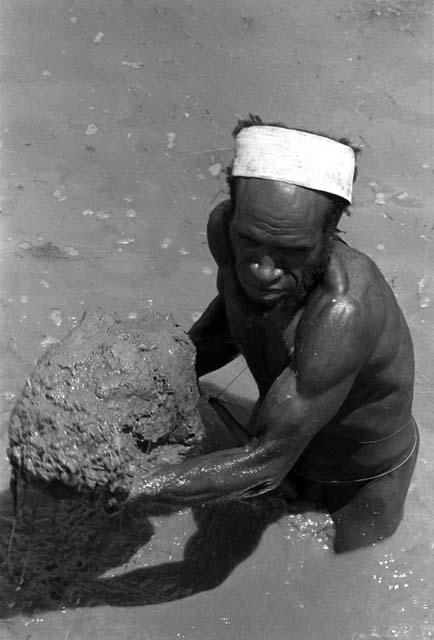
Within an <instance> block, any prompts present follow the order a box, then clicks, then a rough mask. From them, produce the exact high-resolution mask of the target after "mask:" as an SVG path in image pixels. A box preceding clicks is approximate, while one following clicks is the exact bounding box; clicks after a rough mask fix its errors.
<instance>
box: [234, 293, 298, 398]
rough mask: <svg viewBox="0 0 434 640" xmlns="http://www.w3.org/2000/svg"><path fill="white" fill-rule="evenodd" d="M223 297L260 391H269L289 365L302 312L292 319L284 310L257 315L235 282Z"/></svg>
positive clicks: (258, 313) (237, 337)
mask: <svg viewBox="0 0 434 640" xmlns="http://www.w3.org/2000/svg"><path fill="white" fill-rule="evenodd" d="M224 298H225V306H226V314H227V318H228V323H229V328H230V332H231V336H232V338H233V340H234V342H235V343H236V345H237V346H238V348H239V350H240V352H241V353H242V354H243V355H244V357H245V358H246V361H247V363H248V365H249V368H250V370H251V371H252V374H253V375H254V377H255V379H256V382H257V384H258V386H259V388H260V389H261V388H266V387H268V386H269V385H270V384H271V383H272V382H273V381H274V380H275V378H276V377H277V376H278V375H279V374H280V373H281V372H282V370H283V369H284V368H285V367H286V366H288V364H289V363H290V358H291V355H292V352H293V350H294V344H295V333H296V329H297V324H298V321H299V318H300V315H301V310H299V311H298V312H297V313H296V314H294V315H293V316H291V314H289V313H288V311H285V310H267V309H264V311H265V313H264V312H263V313H261V312H258V309H257V308H256V309H255V308H254V307H253V305H252V304H251V303H250V302H249V300H248V299H247V298H246V296H245V295H244V293H243V292H242V291H241V290H240V287H239V285H238V284H236V283H234V282H233V281H232V282H230V283H229V284H226V286H225V287H224ZM259 311H260V310H259Z"/></svg>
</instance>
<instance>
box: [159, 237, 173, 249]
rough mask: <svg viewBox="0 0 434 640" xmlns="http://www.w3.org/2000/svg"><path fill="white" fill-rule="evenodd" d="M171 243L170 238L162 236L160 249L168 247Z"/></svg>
mask: <svg viewBox="0 0 434 640" xmlns="http://www.w3.org/2000/svg"><path fill="white" fill-rule="evenodd" d="M171 244H172V238H164V239H163V241H162V243H161V244H160V247H161V248H162V249H168V248H169V247H170V245H171Z"/></svg>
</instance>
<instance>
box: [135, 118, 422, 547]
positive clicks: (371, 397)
mask: <svg viewBox="0 0 434 640" xmlns="http://www.w3.org/2000/svg"><path fill="white" fill-rule="evenodd" d="M234 136H235V158H234V163H233V166H232V171H231V175H230V176H229V184H230V191H231V198H230V200H228V201H226V202H223V203H221V204H220V205H218V206H217V207H216V208H215V209H214V211H213V212H212V213H211V215H210V219H209V223H208V242H209V247H210V250H211V252H212V255H213V256H214V259H215V261H216V262H217V265H218V277H217V289H218V295H217V296H216V297H215V298H214V300H213V301H212V302H211V304H210V305H209V307H208V308H207V309H206V311H205V312H204V314H203V315H202V317H201V318H200V319H199V320H198V321H197V322H196V323H195V324H194V326H193V327H192V328H191V330H190V332H189V335H190V337H191V339H192V340H193V342H194V344H195V345H196V348H197V363H196V365H197V373H198V376H202V375H204V374H205V373H208V372H210V371H213V370H215V369H217V368H219V367H221V366H223V365H225V364H226V363H228V362H229V361H230V360H232V359H233V358H234V357H235V356H236V355H238V354H239V353H241V354H243V355H244V356H245V358H246V361H247V363H248V365H249V368H250V370H251V372H252V374H253V376H254V378H255V380H256V383H257V385H258V389H259V400H258V403H257V405H256V408H255V411H254V413H253V416H252V419H251V421H250V424H249V427H248V428H249V430H250V433H251V434H252V437H251V439H250V440H249V441H248V442H247V443H246V444H244V445H242V446H239V447H234V448H232V449H227V450H224V451H217V452H214V453H210V454H207V455H203V456H200V457H198V458H195V459H192V460H188V461H186V462H184V463H183V464H180V465H175V466H173V467H166V468H161V469H158V470H157V471H155V472H154V473H153V474H152V476H151V477H150V478H149V480H148V482H147V484H146V487H145V494H146V495H148V496H150V497H152V498H154V499H155V500H156V501H162V502H168V503H172V504H192V503H197V502H205V501H208V500H213V499H216V498H222V497H228V498H231V497H248V496H254V495H258V494H260V493H264V492H266V491H269V490H271V489H273V488H275V487H277V486H279V484H280V483H281V482H282V481H283V480H284V479H285V478H286V482H288V479H289V480H290V481H291V483H292V486H294V487H295V488H296V490H297V493H298V495H301V496H302V497H303V496H304V497H309V498H317V499H321V500H322V501H324V502H325V504H326V505H327V508H328V509H329V511H330V513H331V515H332V518H333V520H334V523H335V525H336V536H335V543H334V546H335V550H336V551H337V552H341V551H345V550H348V549H355V548H357V547H361V546H365V545H368V544H372V543H374V542H377V541H379V540H382V539H383V538H385V537H387V536H389V535H391V534H392V533H393V532H394V531H395V529H396V527H397V526H398V524H399V522H400V520H401V518H402V514H403V508H404V501H405V497H406V494H407V490H408V486H409V483H410V480H411V476H412V473H413V469H414V465H415V462H416V456H417V449H418V432H417V427H416V424H415V422H414V420H413V418H412V415H411V404H412V396H413V383H414V361H413V348H412V343H411V338H410V334H409V331H408V327H407V325H406V322H405V320H404V317H403V315H402V313H401V310H400V308H399V306H398V304H397V302H396V299H395V296H394V294H393V292H392V291H391V289H390V287H389V286H388V284H387V283H386V281H385V280H384V278H383V276H382V275H381V273H380V272H379V270H378V268H377V267H376V266H375V264H374V263H373V262H372V261H371V260H370V259H369V258H368V257H367V256H365V255H364V254H362V253H360V252H359V251H356V250H355V249H352V248H351V247H349V246H348V245H347V244H345V243H344V242H343V241H342V240H340V239H339V237H337V235H336V226H337V224H338V222H339V219H340V217H341V215H342V213H343V212H344V211H345V209H346V208H347V206H348V204H349V203H350V202H351V189H352V184H353V178H354V172H355V153H354V150H353V149H352V148H351V147H350V146H349V145H348V144H347V143H346V142H345V141H340V142H337V141H335V140H332V139H330V138H327V137H325V136H319V135H316V134H311V133H308V132H300V131H297V130H292V129H287V128H286V127H284V126H283V125H271V126H268V125H263V123H262V121H261V120H260V119H259V118H258V117H252V118H251V119H250V120H247V121H241V122H240V123H239V125H238V127H237V128H236V130H235V131H234ZM221 413H223V414H224V411H223V412H221Z"/></svg>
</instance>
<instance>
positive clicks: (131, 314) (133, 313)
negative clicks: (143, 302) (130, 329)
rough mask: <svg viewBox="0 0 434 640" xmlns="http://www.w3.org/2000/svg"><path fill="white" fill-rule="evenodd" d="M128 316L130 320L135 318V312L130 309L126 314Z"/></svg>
mask: <svg viewBox="0 0 434 640" xmlns="http://www.w3.org/2000/svg"><path fill="white" fill-rule="evenodd" d="M128 318H129V319H130V320H136V319H137V312H136V311H130V313H129V314H128Z"/></svg>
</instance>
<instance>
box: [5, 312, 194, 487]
mask: <svg viewBox="0 0 434 640" xmlns="http://www.w3.org/2000/svg"><path fill="white" fill-rule="evenodd" d="M194 359H195V351H194V347H193V345H192V343H191V341H190V340H189V338H188V336H187V335H186V334H185V333H184V331H183V330H182V329H181V328H180V327H179V326H178V325H177V324H176V323H175V322H174V320H173V318H172V317H171V316H170V315H169V316H162V315H161V314H158V313H156V312H153V311H149V312H147V313H146V315H144V316H143V317H141V318H140V319H137V320H123V321H119V320H117V319H115V318H114V317H112V316H111V315H109V314H107V313H105V312H104V311H103V310H102V309H100V308H97V307H91V308H90V309H89V310H88V311H87V312H86V313H85V315H84V316H83V318H82V320H81V322H80V325H79V326H78V327H77V328H76V329H75V330H73V331H72V332H71V333H70V334H69V335H68V336H67V337H66V338H65V339H64V340H63V341H62V342H61V343H59V344H54V345H51V346H50V347H49V348H48V349H47V351H46V352H45V353H44V354H43V355H42V356H41V358H40V359H39V360H38V362H37V363H36V366H35V368H34V370H33V372H32V374H31V376H30V377H29V378H28V380H27V381H26V383H25V386H24V389H23V392H22V395H21V397H20V398H19V400H18V401H17V403H16V405H15V407H14V409H13V411H12V414H11V419H10V426H9V451H8V453H9V459H10V461H11V464H12V469H13V474H14V476H15V477H16V478H19V479H20V480H21V481H24V482H25V483H29V484H32V485H33V486H39V487H42V488H46V489H48V490H49V491H50V492H51V493H56V492H59V493H62V492H63V491H64V490H65V489H66V490H67V491H68V492H73V493H75V492H77V493H86V492H88V493H89V492H90V493H92V494H95V493H98V494H100V493H104V494H106V495H111V496H116V497H117V498H121V499H123V498H126V497H127V496H129V495H132V494H133V493H134V488H137V487H139V486H140V478H143V476H144V475H146V474H147V473H149V471H150V470H151V469H152V468H153V466H154V465H155V464H161V463H171V462H178V461H180V460H181V459H182V457H183V456H185V455H186V454H187V453H188V452H189V451H190V450H191V448H192V447H193V446H194V445H197V444H198V443H199V442H200V440H201V438H202V435H203V427H202V422H201V419H200V417H199V413H198V412H197V403H198V400H199V391H198V387H197V383H196V375H195V371H194ZM62 495H64V494H62Z"/></svg>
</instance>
